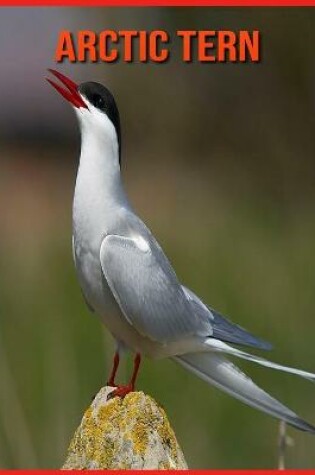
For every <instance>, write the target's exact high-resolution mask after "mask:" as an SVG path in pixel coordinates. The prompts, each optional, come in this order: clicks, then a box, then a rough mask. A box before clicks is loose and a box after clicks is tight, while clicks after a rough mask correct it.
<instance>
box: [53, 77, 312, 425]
mask: <svg viewBox="0 0 315 475" xmlns="http://www.w3.org/2000/svg"><path fill="white" fill-rule="evenodd" d="M49 71H50V72H51V73H52V74H53V75H54V76H55V77H56V78H57V79H58V80H59V81H60V83H61V84H62V85H60V84H59V83H57V82H55V81H53V80H51V79H48V81H49V83H50V84H51V85H52V86H53V87H54V88H55V89H56V90H57V91H58V92H59V93H60V94H61V95H62V96H63V97H64V98H65V99H67V101H68V102H70V103H71V104H72V106H73V107H74V110H75V112H76V115H77V118H78V121H79V125H80V130H81V154H80V163H79V168H78V174H77V179H76V185H75V193H74V201H73V238H72V239H73V257H74V262H75V267H76V272H77V276H78V279H79V283H80V286H81V289H82V291H83V294H84V297H85V300H86V302H87V304H88V306H89V308H90V309H91V310H92V311H94V312H96V314H98V316H99V317H100V318H101V320H102V321H103V322H104V324H105V325H106V327H107V328H108V330H109V331H110V333H111V334H112V335H113V337H114V338H115V340H116V342H117V351H116V353H115V356H114V361H113V369H112V372H111V375H110V377H109V381H108V384H109V385H110V386H115V387H116V389H114V392H113V393H112V395H113V396H120V397H123V396H124V395H126V394H127V393H128V392H130V391H133V390H134V388H135V382H136V378H137V374H138V370H139V366H140V362H141V357H142V356H148V357H151V358H166V357H170V358H173V359H174V360H176V361H177V362H178V363H180V364H181V365H182V366H184V367H185V368H186V369H188V370H190V371H191V372H193V373H195V374H196V375H197V376H199V377H200V378H202V379H203V380H205V381H206V382H207V383H210V384H212V385H214V386H216V387H218V388H219V389H221V390H222V391H225V392H226V393H228V394H230V395H231V396H234V397H235V398H237V399H239V400H241V401H243V402H244V403H246V404H248V405H250V406H252V407H254V408H256V409H259V410H261V411H263V412H265V413H268V414H270V415H272V416H274V417H276V418H278V419H280V420H283V421H286V422H287V423H289V424H290V425H292V426H294V427H296V428H298V429H301V430H304V431H308V432H312V433H315V427H314V426H312V425H311V424H309V423H307V422H305V421H304V420H302V419H301V418H300V417H299V416H297V414H295V413H294V412H293V411H291V410H290V409H288V408H287V407H286V406H284V405H283V404H282V403H280V402H279V401H277V400H276V399H275V398H273V397H272V396H270V395H269V394H268V393H266V392H265V391H263V390H262V389H260V388H259V387H258V386H257V385H256V384H255V383H254V382H253V381H252V380H251V379H250V378H249V377H248V376H246V375H245V374H244V373H243V372H242V371H241V370H240V369H239V368H238V367H236V366H235V365H234V364H233V363H231V362H230V361H229V360H228V359H227V358H226V356H225V355H229V356H233V357H238V358H242V359H245V360H249V361H252V362H254V363H257V364H259V365H261V366H265V367H267V368H273V369H276V370H280V371H284V372H287V373H292V374H295V375H298V376H301V377H303V378H306V379H309V380H311V381H314V380H315V374H313V373H309V372H306V371H303V370H300V369H296V368H290V367H286V366H282V365H279V364H276V363H273V362H270V361H268V360H266V359H264V358H261V357H258V356H254V355H251V354H249V353H247V352H245V351H243V350H242V349H238V348H235V347H234V346H231V344H234V345H241V346H249V347H253V348H258V349H263V350H267V349H271V345H270V344H269V343H267V342H265V341H263V340H261V339H260V338H257V337H255V336H254V335H252V334H250V333H249V332H247V331H246V330H245V329H243V328H241V327H240V326H238V325H235V324H234V323H232V322H231V321H229V320H228V319H227V318H225V317H223V316H222V315H220V314H219V313H218V312H216V311H215V310H213V309H212V308H210V307H208V306H207V305H206V304H204V303H203V302H202V301H201V300H200V299H199V297H197V295H195V294H194V292H192V291H191V290H189V289H188V288H186V287H184V286H183V285H181V283H180V282H179V281H178V278H177V276H176V273H175V271H174V270H173V268H172V266H171V264H170V262H169V260H168V258H167V257H166V256H165V254H164V252H163V250H162V249H161V247H160V245H159V244H158V242H157V241H156V239H155V238H154V236H153V235H152V233H151V232H150V231H149V229H148V228H147V227H146V225H145V224H144V223H143V222H142V220H141V219H140V218H139V217H138V216H137V214H136V213H135V211H134V210H133V208H132V206H131V204H130V202H129V200H128V197H127V195H126V192H125V190H124V187H123V184H122V180H121V163H120V162H121V129H120V118H119V112H118V108H117V105H116V103H115V100H114V98H113V96H112V94H111V93H110V91H109V90H108V89H107V88H106V87H104V86H103V85H101V84H98V83H96V82H84V83H82V84H80V85H77V84H76V83H75V82H73V81H72V80H71V79H69V78H67V77H66V76H65V75H63V74H61V73H60V72H58V71H55V70H52V69H50V70H49ZM121 347H127V348H128V349H130V350H131V351H132V352H134V354H135V358H134V370H133V374H132V377H131V379H130V382H129V384H127V385H125V386H117V385H116V384H115V375H116V372H117V368H118V365H119V349H120V348H121Z"/></svg>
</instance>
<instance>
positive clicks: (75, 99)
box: [46, 69, 88, 109]
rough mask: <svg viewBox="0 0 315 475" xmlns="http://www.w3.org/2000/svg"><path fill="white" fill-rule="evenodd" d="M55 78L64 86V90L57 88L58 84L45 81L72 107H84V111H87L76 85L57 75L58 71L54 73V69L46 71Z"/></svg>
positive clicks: (61, 75)
mask: <svg viewBox="0 0 315 475" xmlns="http://www.w3.org/2000/svg"><path fill="white" fill-rule="evenodd" d="M48 71H50V72H51V73H52V74H53V75H54V76H56V78H58V79H59V81H60V82H61V83H62V84H63V85H64V86H66V89H65V88H63V87H61V86H59V84H57V83H55V82H54V81H52V80H51V79H48V78H46V79H47V81H48V82H49V84H51V85H52V86H53V87H54V88H55V89H56V90H57V91H58V92H59V93H60V94H61V95H62V96H63V97H64V98H65V99H67V101H69V102H71V104H72V105H74V107H77V108H78V109H79V108H80V107H84V108H85V109H88V106H87V105H86V104H85V102H84V101H83V99H82V97H81V96H80V94H79V92H78V87H79V86H78V85H77V84H76V83H75V82H73V81H71V79H69V78H67V76H64V74H61V73H59V72H58V71H55V70H54V69H48Z"/></svg>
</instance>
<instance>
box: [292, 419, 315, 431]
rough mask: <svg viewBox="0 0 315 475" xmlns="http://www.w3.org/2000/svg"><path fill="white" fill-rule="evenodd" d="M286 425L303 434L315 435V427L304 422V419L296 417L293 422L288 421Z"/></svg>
mask: <svg viewBox="0 0 315 475" xmlns="http://www.w3.org/2000/svg"><path fill="white" fill-rule="evenodd" d="M288 424H289V425H291V426H292V427H294V428H296V429H299V430H301V431H303V432H308V433H310V434H313V435H315V426H313V425H312V424H310V423H309V422H306V421H304V419H301V418H300V417H296V418H295V419H294V420H292V421H288Z"/></svg>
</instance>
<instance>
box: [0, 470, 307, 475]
mask: <svg viewBox="0 0 315 475" xmlns="http://www.w3.org/2000/svg"><path fill="white" fill-rule="evenodd" d="M60 472H61V470H1V469H0V474H1V475H21V474H23V473H24V474H25V475H39V474H41V473H43V474H46V475H59V473H60ZM89 472H91V475H127V474H128V475H129V474H130V475H144V474H145V475H161V474H163V475H251V474H254V475H276V474H281V475H313V474H315V469H314V470H313V469H309V470H305V469H304V470H281V471H279V470H270V469H268V470H261V469H260V470H255V469H247V470H163V471H161V470H144V471H143V470H84V471H83V473H84V474H86V473H89ZM62 473H65V471H62ZM66 473H67V472H66ZM70 473H71V475H82V470H71V472H70Z"/></svg>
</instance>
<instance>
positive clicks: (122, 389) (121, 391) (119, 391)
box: [109, 353, 141, 398]
mask: <svg viewBox="0 0 315 475" xmlns="http://www.w3.org/2000/svg"><path fill="white" fill-rule="evenodd" d="M140 363H141V355H140V353H136V356H135V359H134V360H133V372H132V376H131V379H130V381H129V383H128V384H127V385H126V386H118V387H117V388H116V389H115V390H114V391H113V392H111V393H110V394H109V398H113V397H116V396H119V397H125V396H126V395H127V394H129V393H131V392H132V391H134V390H135V384H136V379H137V376H138V373H139V368H140Z"/></svg>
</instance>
